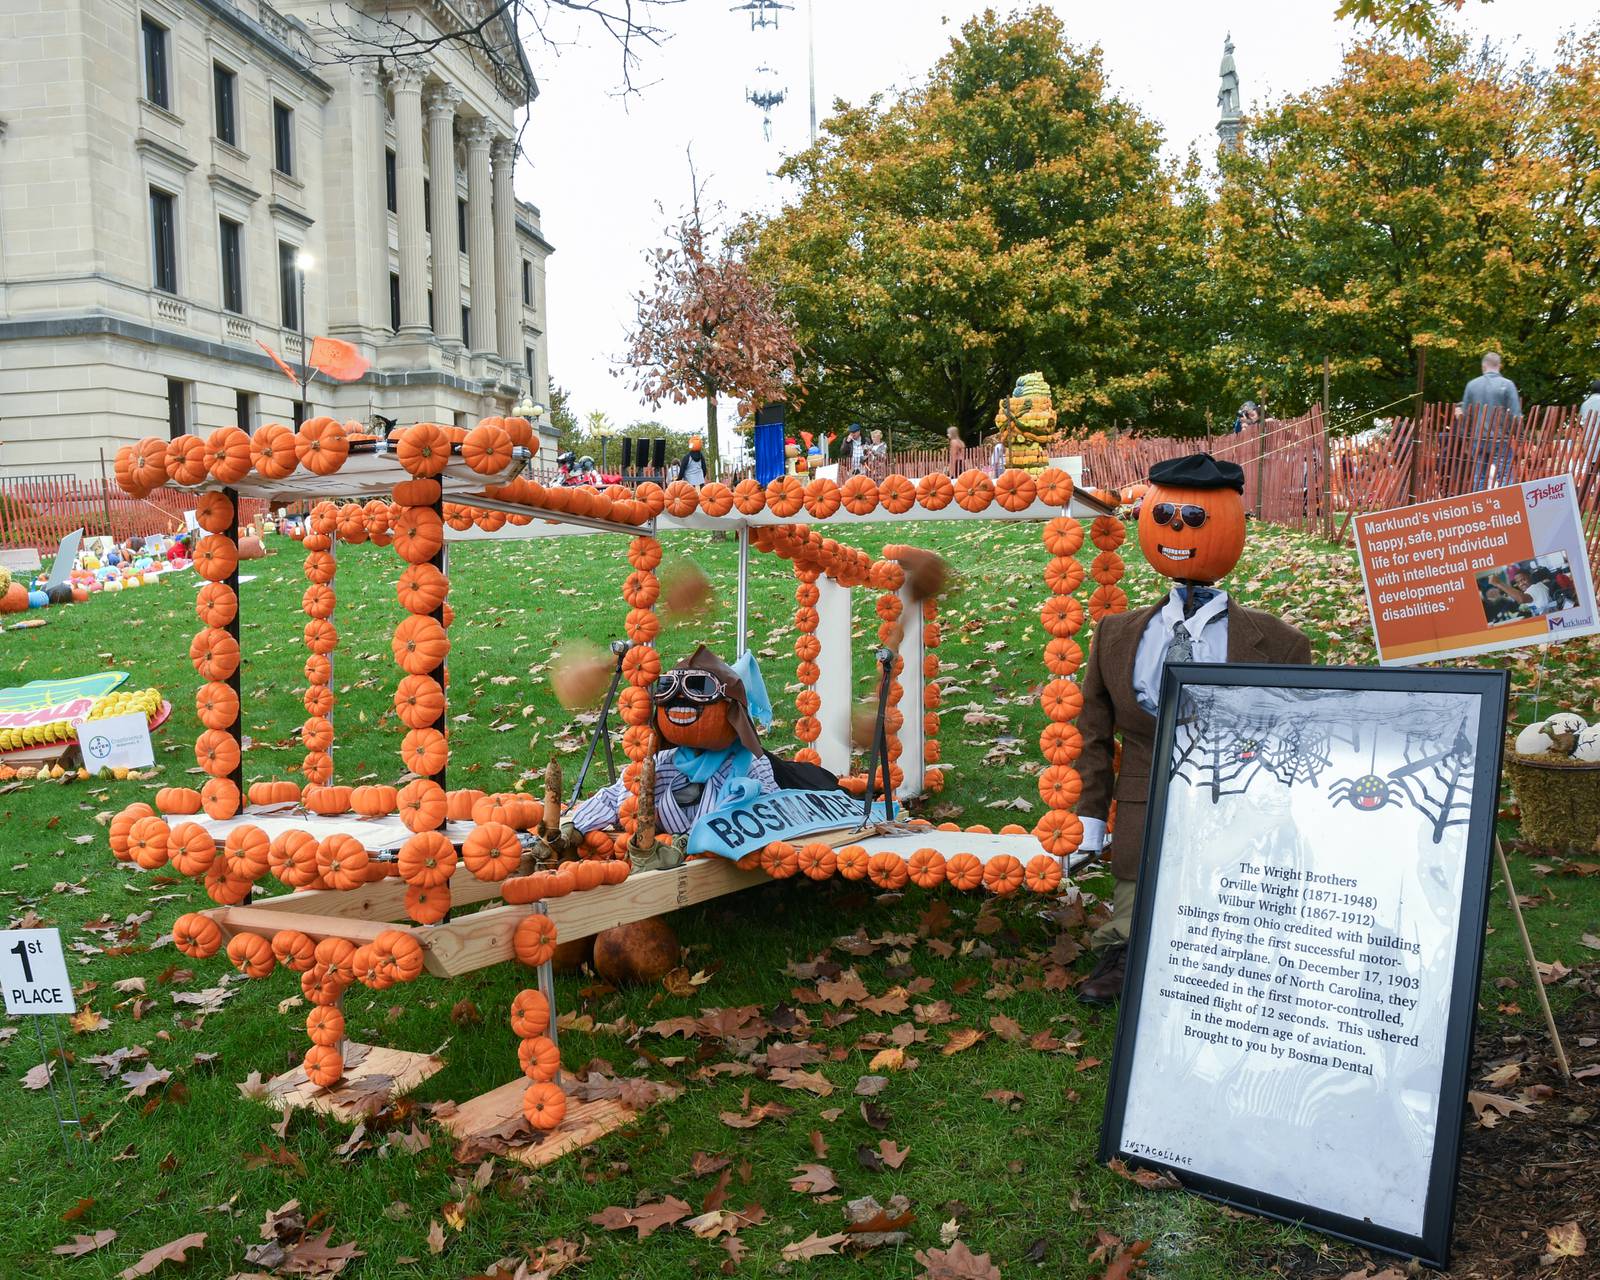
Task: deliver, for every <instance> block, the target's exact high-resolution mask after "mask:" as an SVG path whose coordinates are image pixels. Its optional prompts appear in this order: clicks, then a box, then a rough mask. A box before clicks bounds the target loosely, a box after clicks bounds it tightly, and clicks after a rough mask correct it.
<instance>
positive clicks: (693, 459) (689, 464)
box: [678, 436, 706, 489]
mask: <svg viewBox="0 0 1600 1280" xmlns="http://www.w3.org/2000/svg"><path fill="white" fill-rule="evenodd" d="M704 444H705V441H704V440H702V439H701V438H700V437H699V436H690V437H689V452H688V453H686V454H684V455H683V457H681V458H679V459H678V479H680V480H682V481H683V482H684V483H685V484H692V485H694V487H695V488H697V489H698V488H699V487H700V486H701V485H703V484H704V483H705V482H706V457H705V454H704V453H703V452H701V449H702V446H703V445H704Z"/></svg>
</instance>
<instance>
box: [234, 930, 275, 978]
mask: <svg viewBox="0 0 1600 1280" xmlns="http://www.w3.org/2000/svg"><path fill="white" fill-rule="evenodd" d="M228 959H229V960H231V961H232V962H233V967H234V968H235V969H237V970H238V971H239V972H240V973H242V974H244V976H245V977H247V978H265V977H266V976H267V975H268V974H269V973H271V972H272V971H273V970H274V969H275V968H277V966H278V961H277V957H276V956H274V955H273V954H272V944H271V943H269V942H268V941H267V940H266V939H265V938H263V937H261V936H260V935H259V934H254V933H236V934H234V935H233V937H231V938H229V939H228Z"/></svg>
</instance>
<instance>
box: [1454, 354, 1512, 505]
mask: <svg viewBox="0 0 1600 1280" xmlns="http://www.w3.org/2000/svg"><path fill="white" fill-rule="evenodd" d="M1482 368H1483V372H1482V373H1480V374H1479V375H1478V376H1477V377H1476V378H1473V379H1472V381H1470V382H1468V383H1467V387H1466V390H1465V391H1463V392H1462V393H1461V403H1460V404H1458V405H1456V417H1457V418H1467V419H1468V423H1467V430H1468V432H1469V435H1470V439H1471V443H1472V459H1473V462H1472V487H1473V489H1475V490H1476V489H1485V488H1487V487H1488V485H1489V478H1490V469H1491V468H1493V476H1494V482H1495V483H1496V484H1511V483H1512V482H1513V477H1512V467H1511V430H1512V425H1513V420H1514V419H1518V418H1521V417H1522V398H1521V397H1520V396H1518V395H1517V384H1516V383H1514V382H1512V381H1511V379H1510V378H1508V377H1506V376H1505V375H1504V374H1502V373H1501V372H1500V353H1499V352H1498V351H1486V352H1484V353H1483V365H1482ZM1501 411H1503V412H1501Z"/></svg>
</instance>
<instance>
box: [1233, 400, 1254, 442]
mask: <svg viewBox="0 0 1600 1280" xmlns="http://www.w3.org/2000/svg"><path fill="white" fill-rule="evenodd" d="M1260 425H1261V409H1260V408H1259V407H1258V406H1257V404H1256V402H1255V401H1254V400H1246V401H1245V402H1244V403H1243V404H1242V405H1240V406H1239V412H1238V413H1237V414H1235V415H1234V418H1233V434H1234V435H1238V434H1239V433H1240V432H1241V431H1243V430H1244V429H1245V428H1246V427H1258V426H1260Z"/></svg>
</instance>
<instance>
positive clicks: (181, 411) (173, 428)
mask: <svg viewBox="0 0 1600 1280" xmlns="http://www.w3.org/2000/svg"><path fill="white" fill-rule="evenodd" d="M188 391H189V388H188V386H187V385H186V384H184V383H182V382H179V381H178V380H177V379H176V378H168V379H167V434H168V435H169V436H170V437H171V438H172V439H174V440H176V439H177V438H178V437H179V436H181V435H187V434H188V432H189V395H188Z"/></svg>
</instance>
